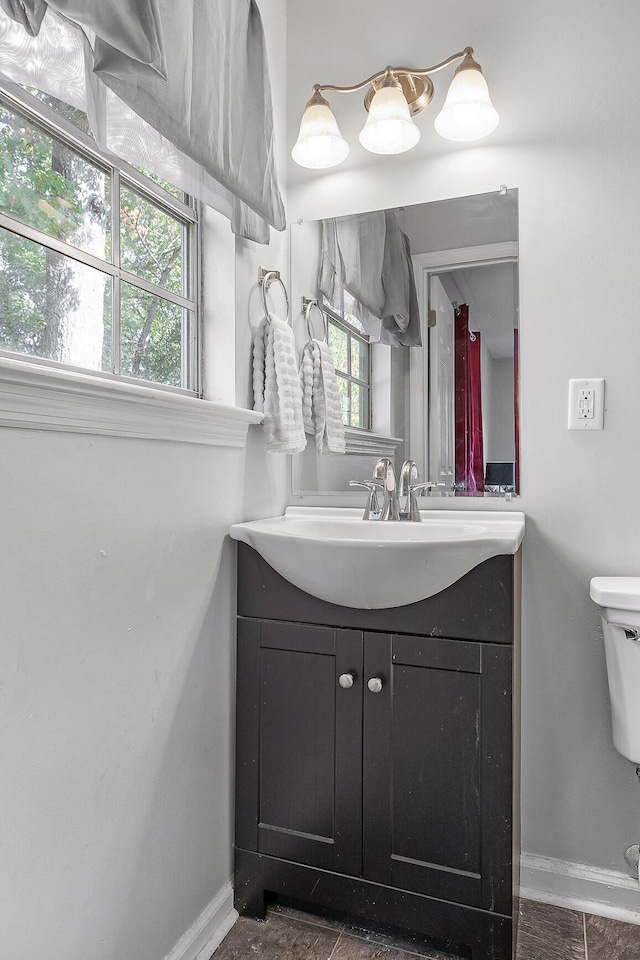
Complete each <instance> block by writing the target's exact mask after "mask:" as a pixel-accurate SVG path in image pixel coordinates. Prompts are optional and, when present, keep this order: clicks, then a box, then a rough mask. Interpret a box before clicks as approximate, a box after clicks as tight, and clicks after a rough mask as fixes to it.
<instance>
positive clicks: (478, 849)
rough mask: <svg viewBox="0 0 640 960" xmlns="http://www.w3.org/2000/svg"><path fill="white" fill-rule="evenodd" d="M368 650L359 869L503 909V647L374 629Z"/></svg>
mask: <svg viewBox="0 0 640 960" xmlns="http://www.w3.org/2000/svg"><path fill="white" fill-rule="evenodd" d="M364 650H365V660H364V664H365V671H364V685H365V689H364V731H365V732H364V783H363V796H364V804H363V809H364V814H363V816H364V820H363V868H364V869H363V874H364V876H365V877H367V878H368V879H371V880H376V881H378V882H381V883H386V884H390V885H392V886H394V887H401V888H404V889H406V890H412V891H415V892H417V893H424V894H427V895H430V896H435V897H438V898H441V899H444V900H454V901H457V902H459V903H467V904H470V905H472V906H479V907H484V908H486V909H492V910H497V911H501V910H503V911H504V912H508V910H509V903H510V895H511V870H510V862H511V798H512V779H511V764H512V759H511V650H510V648H507V647H498V646H495V645H493V644H479V643H471V642H465V641H460V640H444V639H439V638H438V639H435V638H428V637H410V636H397V635H395V636H390V635H385V634H375V633H373V634H365V641H364ZM370 678H379V679H380V680H381V681H382V689H381V690H380V692H379V693H372V692H370V691H369V690H368V689H367V681H368V680H369V679H370Z"/></svg>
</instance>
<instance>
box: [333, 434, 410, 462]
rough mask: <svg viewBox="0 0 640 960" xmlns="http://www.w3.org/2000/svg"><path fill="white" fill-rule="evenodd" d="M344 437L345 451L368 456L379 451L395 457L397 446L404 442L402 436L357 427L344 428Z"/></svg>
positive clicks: (381, 454) (380, 453) (383, 455)
mask: <svg viewBox="0 0 640 960" xmlns="http://www.w3.org/2000/svg"><path fill="white" fill-rule="evenodd" d="M344 439H345V453H359V454H362V455H363V456H367V457H370V456H371V455H372V454H375V453H379V455H380V456H381V457H390V458H393V457H394V456H395V452H396V447H397V446H398V444H400V443H402V442H403V441H402V438H401V437H388V436H385V435H382V434H379V433H370V432H369V431H368V430H357V429H356V428H355V427H345V428H344Z"/></svg>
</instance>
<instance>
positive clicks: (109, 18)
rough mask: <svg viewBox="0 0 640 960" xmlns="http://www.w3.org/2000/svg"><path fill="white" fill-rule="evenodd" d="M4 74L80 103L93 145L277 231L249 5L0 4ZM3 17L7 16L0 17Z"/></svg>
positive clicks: (270, 144)
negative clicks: (90, 130)
mask: <svg viewBox="0 0 640 960" xmlns="http://www.w3.org/2000/svg"><path fill="white" fill-rule="evenodd" d="M0 8H1V10H0V73H2V74H4V76H6V77H7V78H8V79H10V80H13V81H15V82H16V83H20V84H23V85H25V86H32V87H36V88H37V89H39V90H42V91H43V92H45V93H48V94H50V95H51V96H54V97H57V98H58V99H60V100H63V101H64V102H66V103H70V104H72V105H73V106H75V107H78V108H80V109H82V110H84V111H86V113H87V114H88V116H89V121H90V123H91V127H92V130H93V132H94V136H95V137H96V141H97V143H98V146H99V147H100V148H101V149H103V150H106V151H110V152H111V153H113V154H115V155H116V156H119V157H122V158H123V159H125V160H127V161H128V162H129V163H131V164H133V165H135V166H137V167H142V168H143V169H145V170H149V171H150V172H151V173H154V174H156V175H157V176H158V177H161V178H162V179H163V180H166V181H168V182H169V183H172V184H173V185H175V186H177V187H179V188H181V189H182V190H184V191H185V192H186V193H188V194H190V195H191V196H195V197H197V198H198V199H200V200H203V201H204V202H205V203H207V204H209V205H210V206H212V207H214V208H215V209H216V210H219V211H220V212H221V213H223V214H224V215H225V216H227V217H228V218H229V219H230V220H231V223H232V228H233V230H234V232H235V233H237V234H239V235H240V236H243V237H247V238H249V239H252V240H257V241H258V242H261V243H268V242H269V224H270V225H271V226H273V227H275V228H276V229H278V230H283V229H284V227H285V215H284V205H283V203H282V198H281V196H280V192H279V189H278V183H277V177H276V171H275V156H274V137H273V117H272V105H271V91H270V85H269V71H268V64H267V57H266V50H265V43H264V34H263V29H262V21H261V18H260V12H259V10H258V7H257V5H256V3H255V0H208V2H207V3H194V2H193V0H91V2H82V0H48V3H47V2H45V0H0ZM2 11H4V12H2Z"/></svg>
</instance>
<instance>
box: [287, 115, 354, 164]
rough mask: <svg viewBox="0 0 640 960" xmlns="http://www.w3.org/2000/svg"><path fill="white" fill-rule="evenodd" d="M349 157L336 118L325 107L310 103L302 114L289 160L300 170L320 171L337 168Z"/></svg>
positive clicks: (346, 145)
mask: <svg viewBox="0 0 640 960" xmlns="http://www.w3.org/2000/svg"><path fill="white" fill-rule="evenodd" d="M348 155H349V144H348V143H347V141H346V140H344V139H343V137H342V134H341V133H340V131H339V129H338V124H337V122H336V118H335V117H334V115H333V113H332V112H331V108H330V107H329V105H328V104H326V103H312V104H310V105H309V106H308V107H307V109H306V110H305V112H304V114H303V116H302V121H301V123H300V133H299V134H298V139H297V140H296V142H295V144H294V147H293V150H292V151H291V156H292V157H293V159H294V160H295V162H296V163H298V164H300V166H301V167H309V168H310V169H312V170H322V169H324V168H326V167H336V166H337V165H338V164H339V163H342V161H343V160H344V159H346V157H348Z"/></svg>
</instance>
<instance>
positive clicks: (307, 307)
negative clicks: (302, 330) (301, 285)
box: [302, 297, 327, 340]
mask: <svg viewBox="0 0 640 960" xmlns="http://www.w3.org/2000/svg"><path fill="white" fill-rule="evenodd" d="M314 307H315V308H316V310H318V311H319V313H320V318H321V320H322V337H321V339H322V340H326V338H327V337H326V332H325V326H324V313H323V312H322V309H321V307H320V304H319V303H318V301H317V300H314V299H312V298H309V297H303V298H302V310H303V312H304V318H305V320H306V321H307V333H308V334H309V340H314V339H316V340H317V339H318V338H317V337H315V338H314V336H313V330H312V328H311V316H310V314H311V311H312V310H313V308H314Z"/></svg>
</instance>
